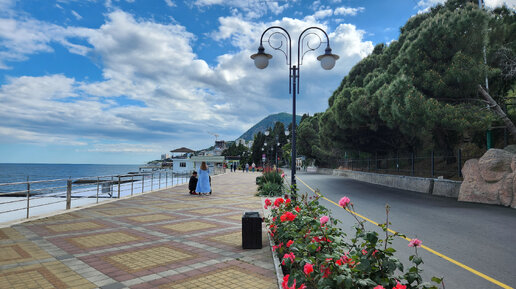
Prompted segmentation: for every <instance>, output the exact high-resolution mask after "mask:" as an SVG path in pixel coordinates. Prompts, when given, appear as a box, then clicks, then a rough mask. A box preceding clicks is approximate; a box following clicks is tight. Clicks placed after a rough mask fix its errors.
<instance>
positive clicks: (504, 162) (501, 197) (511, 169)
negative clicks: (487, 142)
mask: <svg viewBox="0 0 516 289" xmlns="http://www.w3.org/2000/svg"><path fill="white" fill-rule="evenodd" d="M515 168H516V155H515V154H513V153H510V152H509V151H506V150H499V149H490V150H489V151H487V152H486V153H485V154H484V155H483V156H482V157H481V158H480V159H478V160H477V159H470V160H468V161H466V163H465V164H464V167H463V168H462V175H463V176H464V181H463V182H462V184H461V186H460V191H459V197H458V200H459V201H465V202H477V203H484V204H496V205H503V206H511V207H512V208H516V197H515V194H516V170H515Z"/></svg>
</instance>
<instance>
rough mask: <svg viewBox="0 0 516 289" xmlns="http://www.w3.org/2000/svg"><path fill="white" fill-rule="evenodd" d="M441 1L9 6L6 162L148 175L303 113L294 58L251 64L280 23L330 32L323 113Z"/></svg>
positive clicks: (2, 65)
mask: <svg viewBox="0 0 516 289" xmlns="http://www.w3.org/2000/svg"><path fill="white" fill-rule="evenodd" d="M440 2H443V0H422V1H420V0H389V1H386V0H369V1H364V0H327V1H302V0H277V1H273V0H191V1H186V0H102V1H101V0H98V1H95V0H57V1H51V0H27V1H22V0H19V1H16V0H0V102H1V104H2V105H1V106H0V118H1V119H2V122H0V163H4V162H25V163H112V164H124V163H130V164H139V163H144V162H146V161H149V160H152V159H157V158H159V157H160V155H161V154H162V153H167V152H168V151H170V150H173V149H175V148H178V147H182V146H186V147H190V148H192V149H202V148H206V147H208V146H210V145H212V144H213V142H214V137H213V135H212V134H210V133H216V134H218V135H219V139H224V140H234V139H236V138H237V137H238V136H240V135H241V134H242V133H243V132H244V131H246V130H247V129H248V128H250V127H251V126H252V125H253V124H255V123H256V122H258V121H259V120H261V119H262V118H264V117H266V116H267V115H269V114H271V113H278V112H291V111H292V108H291V106H292V104H291V101H292V100H291V96H290V95H289V94H288V66H287V65H285V58H284V56H282V54H280V52H277V51H275V52H272V49H268V50H267V48H269V47H267V46H266V51H267V52H269V53H271V54H272V55H273V59H272V60H271V62H270V65H269V67H268V68H267V69H265V70H258V69H256V68H255V67H254V64H253V62H252V60H251V59H250V58H249V56H250V55H251V54H253V53H255V52H256V49H257V47H258V45H259V38H260V36H261V33H262V32H263V31H264V30H265V29H266V28H267V27H269V26H272V25H279V26H282V27H284V28H286V29H287V30H288V31H289V32H290V34H291V36H292V38H293V42H294V43H293V45H294V46H295V45H297V44H296V43H297V38H298V36H299V33H300V32H301V31H302V30H303V29H304V28H307V27H310V26H317V27H321V28H323V29H324V30H325V31H326V32H327V33H328V35H329V37H330V43H331V46H332V49H333V53H335V54H338V55H340V57H341V58H340V59H339V60H338V61H337V64H336V66H335V68H334V69H333V70H330V71H325V70H323V69H322V68H321V67H320V66H319V63H318V61H317V60H316V57H317V56H318V55H319V54H321V53H323V48H324V47H322V48H321V50H319V51H315V52H312V53H308V54H306V55H305V57H304V61H303V65H302V66H301V82H300V83H301V88H300V89H301V91H300V95H299V96H298V99H297V112H298V114H302V113H310V114H313V113H315V112H320V111H324V110H325V109H326V108H327V106H328V104H327V100H328V97H329V96H330V95H331V93H332V92H333V91H334V90H335V89H336V88H337V87H338V85H339V83H340V81H341V80H342V78H343V77H344V76H345V75H346V74H347V73H348V72H349V70H350V68H351V67H352V66H353V65H354V64H356V63H357V62H358V61H360V59H362V58H364V57H366V56H367V55H368V54H369V53H371V51H372V49H373V47H374V46H375V45H376V44H378V43H389V42H390V41H392V40H394V39H396V38H397V37H398V34H399V28H400V27H401V26H402V25H403V24H404V23H405V22H406V21H407V20H408V19H409V18H410V17H411V16H413V15H415V14H417V13H422V12H424V11H425V9H428V8H429V7H432V6H434V5H436V4H437V3H440ZM503 2H504V1H501V0H491V1H486V4H487V5H488V6H490V7H493V6H496V5H500V4H501V3H503ZM515 2H516V0H507V1H505V3H506V4H508V5H509V6H511V7H515V6H516V4H515ZM313 41H314V40H312V43H313ZM293 51H296V50H295V49H293ZM293 57H294V58H295V57H296V54H294V55H293ZM294 64H295V63H294Z"/></svg>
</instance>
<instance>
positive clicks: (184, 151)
mask: <svg viewBox="0 0 516 289" xmlns="http://www.w3.org/2000/svg"><path fill="white" fill-rule="evenodd" d="M170 152H171V153H194V152H195V151H194V150H191V149H189V148H185V147H181V148H178V149H175V150H173V151H170Z"/></svg>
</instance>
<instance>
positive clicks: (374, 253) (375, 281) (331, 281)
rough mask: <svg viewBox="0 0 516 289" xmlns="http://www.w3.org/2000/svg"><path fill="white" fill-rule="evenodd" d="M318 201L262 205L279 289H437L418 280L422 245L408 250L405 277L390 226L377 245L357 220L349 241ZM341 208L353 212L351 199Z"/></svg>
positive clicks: (416, 243) (376, 238) (414, 243)
mask: <svg viewBox="0 0 516 289" xmlns="http://www.w3.org/2000/svg"><path fill="white" fill-rule="evenodd" d="M318 199H319V197H308V196H306V195H304V196H302V197H301V200H298V201H297V202H293V201H291V200H290V199H283V198H278V199H276V200H275V201H274V202H273V201H272V200H269V199H266V201H265V202H266V205H265V207H266V208H269V207H270V208H271V215H270V217H269V218H267V219H266V223H267V226H268V233H269V234H270V236H271V238H272V239H273V241H274V243H275V244H276V245H274V246H273V250H274V251H276V253H277V255H278V256H279V257H281V260H280V261H281V264H282V269H283V273H284V276H285V277H284V279H283V282H282V287H283V288H294V289H299V288H367V289H370V288H374V289H382V288H383V289H391V288H392V289H411V288H426V289H430V288H437V287H436V285H433V284H431V283H428V282H423V280H422V278H421V275H420V274H421V272H422V271H421V269H420V268H419V265H420V264H421V263H422V262H423V261H422V260H421V258H420V257H419V256H417V247H419V246H420V245H421V241H420V240H418V239H413V240H412V241H411V242H410V244H409V246H414V248H416V251H415V255H412V256H410V258H409V260H410V261H411V262H412V264H413V266H412V267H411V268H409V269H408V270H406V271H405V270H404V268H403V264H402V263H401V262H400V261H399V260H398V259H396V258H395V257H394V252H395V250H394V249H393V248H391V247H389V245H390V244H391V243H392V239H393V238H394V237H395V235H396V234H395V235H392V234H389V233H388V231H387V229H388V225H389V223H388V221H387V222H386V223H385V224H382V225H380V227H382V228H383V230H384V231H385V232H386V234H385V235H386V236H385V238H384V239H381V238H380V237H379V235H378V233H377V232H374V231H366V230H365V229H364V226H363V221H362V222H361V221H359V220H358V218H356V217H355V219H356V220H357V224H356V225H355V227H354V228H355V236H354V237H352V238H350V239H348V238H346V235H345V234H344V233H343V232H342V230H341V229H339V228H337V227H336V225H337V224H338V220H336V219H333V218H331V216H330V214H329V211H328V209H326V208H325V207H323V206H321V205H320V204H319V201H318ZM339 204H340V205H341V206H342V207H343V209H347V210H349V211H350V212H351V211H353V204H352V203H351V201H350V200H349V198H346V197H344V198H342V199H341V201H340V202H339ZM387 214H388V209H387ZM353 216H354V215H353ZM387 216H388V215H387ZM432 280H433V281H434V282H436V283H438V282H440V281H441V280H440V279H437V278H435V279H434V278H433V279H432Z"/></svg>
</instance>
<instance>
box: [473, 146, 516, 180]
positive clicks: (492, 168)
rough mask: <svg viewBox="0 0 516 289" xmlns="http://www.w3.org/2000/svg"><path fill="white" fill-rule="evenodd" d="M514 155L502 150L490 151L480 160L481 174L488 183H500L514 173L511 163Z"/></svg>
mask: <svg viewBox="0 0 516 289" xmlns="http://www.w3.org/2000/svg"><path fill="white" fill-rule="evenodd" d="M513 155H514V154H512V153H510V152H508V151H506V150H500V149H490V150H488V151H487V152H486V153H485V154H484V155H483V156H482V157H481V158H480V159H479V160H478V167H479V169H480V174H481V175H482V178H483V179H484V180H485V181H486V182H498V181H499V180H501V179H503V178H504V176H505V175H507V174H509V173H511V172H512V169H511V162H512V157H513Z"/></svg>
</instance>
